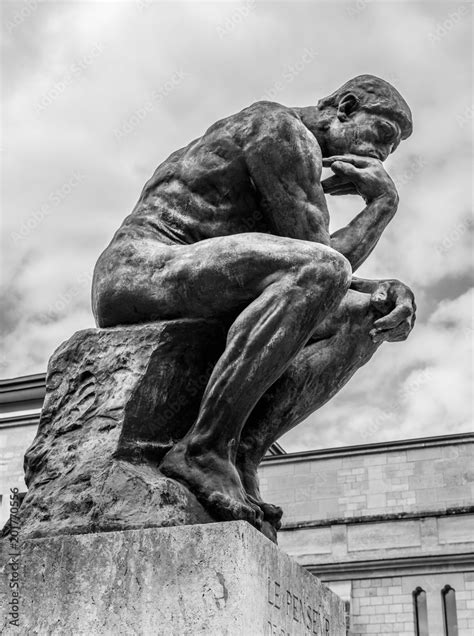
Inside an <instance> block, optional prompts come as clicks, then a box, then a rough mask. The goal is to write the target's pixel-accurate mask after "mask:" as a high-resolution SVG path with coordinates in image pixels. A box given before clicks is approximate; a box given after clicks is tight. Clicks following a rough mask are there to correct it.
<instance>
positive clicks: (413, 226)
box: [0, 0, 473, 450]
mask: <svg viewBox="0 0 474 636" xmlns="http://www.w3.org/2000/svg"><path fill="white" fill-rule="evenodd" d="M2 9H3V20H2V23H3V26H2V29H3V34H2V42H3V47H4V51H3V53H4V54H3V56H2V59H3V62H2V64H3V67H2V79H3V82H2V85H3V111H2V133H3V142H2V151H3V153H2V158H3V164H2V239H1V240H2V262H1V265H2V281H1V282H2V291H1V298H0V306H1V307H2V310H1V311H2V314H1V331H2V337H3V345H2V354H1V357H0V377H2V378H7V377H14V376H18V375H25V374H30V373H38V372H43V371H44V370H45V369H46V363H47V360H48V358H49V356H50V355H51V353H52V351H53V350H54V349H55V348H56V347H57V346H58V344H59V343H60V342H62V341H63V340H65V339H67V338H68V337H70V336H71V334H72V333H73V332H74V331H76V330H79V329H83V328H85V327H90V326H92V325H93V320H92V315H91V310H90V300H89V296H90V276H91V273H92V269H93V266H94V263H95V261H96V259H97V257H98V255H99V253H100V252H101V251H102V250H103V249H104V247H105V246H106V245H107V243H108V242H109V240H110V238H111V236H112V234H113V232H114V231H115V230H116V228H117V227H118V225H119V224H120V223H121V221H122V219H123V218H124V217H125V216H126V215H127V214H128V213H129V211H130V210H131V208H132V207H133V205H134V203H135V201H136V199H137V197H138V195H139V192H140V190H141V188H142V186H143V184H144V182H145V180H146V179H147V178H148V177H149V176H150V174H151V173H152V172H153V169H154V167H155V166H156V165H157V164H158V163H160V162H161V161H162V160H163V159H164V158H166V156H167V155H168V154H169V153H170V152H172V151H173V150H175V149H176V148H179V147H181V146H183V145H185V144H186V143H188V142H189V141H190V140H191V139H194V138H196V137H197V136H199V135H200V134H201V133H202V132H203V131H204V130H205V129H206V128H207V127H208V126H209V125H210V124H211V123H212V122H214V121H215V120H216V119H219V118H222V117H224V116H226V115H228V114H231V113H233V112H236V111H238V110H240V109H241V108H243V107H245V106H247V105H248V104H250V103H252V102H254V101H257V100H259V99H272V100H274V101H278V102H281V103H283V104H286V105H298V106H299V105H301V106H303V105H309V104H313V103H315V101H316V100H317V99H318V98H319V97H321V96H323V95H326V94H328V93H329V92H332V91H333V90H334V89H335V88H337V87H338V86H339V85H341V84H342V83H343V82H344V81H346V80H347V79H348V78H350V77H352V76H355V75H358V74H360V73H373V74H375V75H378V76H381V77H383V78H385V79H387V80H389V81H391V82H392V83H393V84H395V86H396V87H397V88H398V89H399V90H400V92H401V93H402V94H403V95H404V97H405V98H406V100H407V101H408V103H409V104H410V106H411V108H412V111H413V114H414V121H415V132H414V134H413V136H412V137H411V138H410V139H409V140H408V141H406V142H404V143H402V145H401V146H400V148H399V150H398V151H397V154H396V155H395V156H393V157H392V158H390V159H389V161H387V169H388V170H389V172H390V173H391V174H392V175H393V177H394V180H395V181H396V183H397V185H398V189H399V192H400V196H401V204H400V207H399V211H398V214H397V216H396V217H395V219H394V220H393V221H392V223H391V225H390V227H389V228H388V230H387V231H386V234H385V235H384V236H383V238H382V239H381V241H380V243H379V245H378V247H377V249H376V251H375V252H374V254H373V255H372V256H371V258H370V259H369V261H368V262H367V263H366V264H365V265H364V266H363V268H361V270H359V273H360V275H362V276H367V277H371V278H384V277H396V278H399V279H401V280H403V281H404V282H406V283H408V284H409V285H410V286H411V287H412V288H413V289H414V291H415V293H416V297H417V303H418V307H419V311H418V322H417V325H416V328H415V330H414V332H413V333H412V335H411V337H410V338H409V339H408V340H407V341H406V342H404V343H394V344H385V345H384V346H383V347H381V349H379V351H378V352H377V354H376V356H375V358H374V359H373V360H372V361H371V363H369V364H368V365H367V366H366V367H365V368H364V369H362V370H361V371H359V372H358V373H357V374H356V376H355V377H354V378H353V380H352V381H351V383H350V384H349V385H348V386H347V387H346V388H345V389H343V390H342V391H341V393H340V394H339V395H338V396H337V397H336V398H335V399H334V400H333V401H332V402H331V403H330V404H328V405H327V406H326V407H324V408H323V409H321V410H320V411H319V412H318V413H316V414H313V416H312V417H310V418H309V419H308V420H307V421H306V422H305V423H304V424H302V425H301V426H300V427H299V428H298V429H296V430H295V431H293V432H291V433H290V434H288V435H287V436H285V437H284V438H283V439H282V440H281V441H282V444H283V446H284V447H285V448H286V449H288V450H307V449H311V448H318V447H327V446H338V445H347V444H358V443H363V442H370V441H383V440H391V439H402V438H411V437H419V436H429V435H440V434H444V433H458V432H464V431H468V430H471V429H472V393H471V391H472V389H471V387H472V334H473V322H472V299H473V290H472V269H471V268H472V256H471V250H472V231H473V223H472V218H471V216H470V215H471V210H472V191H471V170H472V142H471V135H472V113H473V111H472V108H473V105H472V79H471V78H472V70H473V69H472V19H471V8H470V6H469V5H468V4H463V3H461V2H456V3H448V2H444V3H432V2H420V3H417V2H383V1H378V2H375V1H373V0H372V1H370V0H357V1H355V2H334V1H333V2H331V3H329V2H300V3H299V2H291V3H290V2H288V3H285V2H278V3H273V2H264V1H262V0H246V1H245V2H242V3H230V2H229V3H228V2H220V3H211V2H209V3H203V2H192V3H179V2H174V3H165V2H157V1H149V0H137V1H134V0H130V1H124V2H117V1H109V2H78V3H76V2H47V1H41V0H27V1H26V2H19V1H15V2H3V3H2ZM329 206H330V210H331V212H333V221H332V223H333V228H337V227H338V226H339V225H342V224H344V223H345V222H346V221H347V220H348V219H349V218H350V217H351V216H353V215H354V214H356V213H357V212H359V211H360V209H361V201H360V200H359V199H357V198H355V197H350V198H347V199H346V200H341V199H333V200H330V201H329Z"/></svg>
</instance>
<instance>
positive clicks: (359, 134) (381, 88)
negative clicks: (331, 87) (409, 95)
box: [318, 75, 413, 161]
mask: <svg viewBox="0 0 474 636" xmlns="http://www.w3.org/2000/svg"><path fill="white" fill-rule="evenodd" d="M318 110H319V111H320V113H321V116H322V121H323V122H324V126H323V134H324V143H323V144H322V147H323V152H324V155H325V156H331V155H342V154H355V155H365V156H372V157H377V158H378V159H381V160H382V161H384V160H385V159H386V158H387V157H388V155H389V154H390V153H391V152H393V151H394V150H395V149H396V148H397V146H398V144H399V143H400V141H401V140H402V139H406V138H407V137H409V136H410V135H411V133H412V130H413V122H412V116H411V111H410V108H409V107H408V104H407V103H406V101H405V100H404V99H403V97H402V96H401V95H400V93H399V92H398V91H397V90H396V89H395V88H394V87H393V86H392V85H391V84H389V83H388V82H386V81H384V80H382V79H380V78H379V77H375V76H374V75H358V76H357V77H354V78H353V79H351V80H349V81H348V82H346V83H345V84H344V85H343V86H341V88H339V89H338V90H337V91H335V92H334V93H332V95H329V96H328V97H323V99H321V100H320V101H319V102H318Z"/></svg>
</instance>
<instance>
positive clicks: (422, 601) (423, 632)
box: [413, 587, 429, 636]
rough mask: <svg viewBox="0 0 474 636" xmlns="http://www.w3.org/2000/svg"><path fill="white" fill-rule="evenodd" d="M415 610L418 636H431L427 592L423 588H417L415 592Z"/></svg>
mask: <svg viewBox="0 0 474 636" xmlns="http://www.w3.org/2000/svg"><path fill="white" fill-rule="evenodd" d="M413 608H414V612H415V634H416V636H429V631H428V610H427V607H426V592H425V590H424V589H423V588H421V587H417V588H416V590H415V591H414V592H413Z"/></svg>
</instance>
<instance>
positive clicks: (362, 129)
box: [326, 110, 401, 161]
mask: <svg viewBox="0 0 474 636" xmlns="http://www.w3.org/2000/svg"><path fill="white" fill-rule="evenodd" d="M400 140H401V130H400V127H399V125H398V124H397V123H396V122H394V121H392V120H390V119H388V118H387V117H384V116H382V115H376V114H374V113H368V112H366V111H363V110H359V111H357V112H353V113H352V114H351V115H350V117H347V118H346V117H343V118H340V117H339V116H336V117H335V118H334V120H333V122H332V123H331V126H330V128H329V130H328V134H327V138H326V149H327V151H328V152H329V154H328V156H331V155H345V154H353V155H362V156H365V157H375V158H377V159H380V160H381V161H385V159H386V158H387V157H388V156H389V154H390V153H392V152H393V151H394V150H395V149H396V148H397V146H398V144H399V143H400Z"/></svg>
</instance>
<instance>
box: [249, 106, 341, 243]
mask: <svg viewBox="0 0 474 636" xmlns="http://www.w3.org/2000/svg"><path fill="white" fill-rule="evenodd" d="M242 145H243V149H244V156H245V160H246V163H247V167H248V170H249V174H250V177H251V179H252V181H253V183H254V184H255V188H256V190H257V192H258V195H259V197H260V201H261V207H262V212H263V214H264V215H265V216H266V218H267V222H268V223H269V226H270V227H271V228H272V231H273V232H274V233H275V234H277V235H279V236H286V237H288V238H295V239H302V240H305V241H316V242H322V243H325V244H326V245H328V244H329V232H328V224H329V214H328V210H327V206H326V200H325V195H324V193H323V190H322V187H321V169H322V159H321V151H320V148H319V146H318V143H317V141H316V139H315V138H314V137H313V136H312V135H311V134H310V133H309V132H308V130H307V129H306V128H305V127H304V126H303V124H302V123H301V121H300V120H299V119H298V118H297V117H296V116H295V115H294V114H293V113H292V112H291V111H288V110H287V109H284V108H283V107H280V108H278V107H273V106H272V105H269V106H268V107H265V106H263V107H262V109H261V110H260V111H259V110H257V112H256V113H255V114H254V116H253V119H252V125H251V126H249V127H248V132H247V133H246V136H245V139H244V140H243V144H242Z"/></svg>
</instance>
